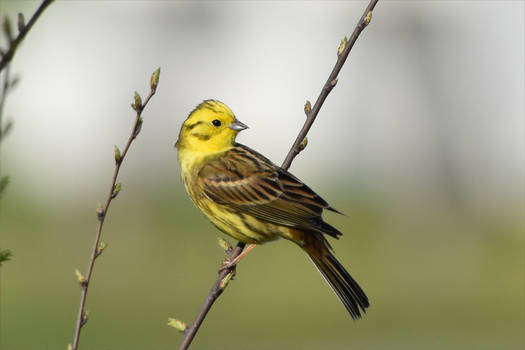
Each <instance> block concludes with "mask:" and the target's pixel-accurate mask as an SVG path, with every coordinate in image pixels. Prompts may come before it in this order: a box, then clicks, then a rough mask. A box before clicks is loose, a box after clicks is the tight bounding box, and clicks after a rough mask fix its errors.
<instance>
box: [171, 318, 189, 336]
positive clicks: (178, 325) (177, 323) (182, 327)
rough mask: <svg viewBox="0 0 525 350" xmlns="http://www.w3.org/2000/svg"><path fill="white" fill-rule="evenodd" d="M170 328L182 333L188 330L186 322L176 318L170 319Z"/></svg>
mask: <svg viewBox="0 0 525 350" xmlns="http://www.w3.org/2000/svg"><path fill="white" fill-rule="evenodd" d="M168 326H170V327H173V328H175V329H176V330H178V331H179V332H182V333H184V332H186V329H187V326H186V323H185V322H183V321H181V320H177V319H176V318H172V317H169V318H168Z"/></svg>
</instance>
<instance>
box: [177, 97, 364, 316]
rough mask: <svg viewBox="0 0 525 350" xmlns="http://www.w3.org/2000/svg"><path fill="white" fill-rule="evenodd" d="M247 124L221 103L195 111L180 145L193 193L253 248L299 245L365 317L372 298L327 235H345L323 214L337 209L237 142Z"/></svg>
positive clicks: (185, 179) (213, 217) (207, 102)
mask: <svg viewBox="0 0 525 350" xmlns="http://www.w3.org/2000/svg"><path fill="white" fill-rule="evenodd" d="M247 128H248V126H246V125H245V124H244V123H242V122H241V121H239V120H238V119H237V118H236V117H235V115H234V114H233V112H232V111H231V109H230V108H229V107H228V106H226V105H225V104H224V103H222V102H220V101H218V100H212V99H210V100H204V101H203V102H202V103H200V104H199V105H198V106H197V107H195V109H194V110H193V111H191V112H190V114H189V116H188V117H187V119H186V120H185V121H184V123H183V124H182V127H181V129H180V133H179V137H178V140H177V142H176V144H175V147H176V148H177V150H178V152H177V153H178V154H177V158H178V161H179V164H180V168H181V177H182V181H183V183H184V185H185V188H186V191H187V192H188V195H189V197H190V198H191V200H192V201H193V203H194V204H195V205H196V206H197V208H198V209H200V211H201V212H202V213H203V214H204V215H205V216H206V217H207V218H208V219H209V220H210V221H211V222H212V223H213V224H214V225H215V226H216V227H217V228H218V229H219V230H220V231H222V232H224V233H225V234H227V235H229V236H231V237H233V238H234V239H236V240H238V241H240V242H243V243H246V244H250V246H249V247H251V248H253V247H254V246H255V245H259V244H262V243H266V242H269V241H274V240H277V239H279V238H284V239H286V240H289V241H292V242H293V243H295V244H297V245H298V246H299V247H300V248H302V249H303V251H305V252H306V253H307V254H308V256H309V257H310V259H311V260H312V262H313V263H314V265H315V266H316V267H317V269H318V270H319V271H320V272H321V274H322V275H323V277H324V278H325V280H326V281H327V282H328V284H329V285H330V287H331V288H332V290H333V291H334V292H335V294H336V295H337V296H338V297H339V299H340V300H341V302H342V303H343V305H344V306H345V307H346V309H347V310H348V312H349V314H350V316H351V317H352V318H353V319H354V320H356V319H359V318H361V315H362V313H365V312H366V309H367V308H368V307H369V306H370V303H369V301H368V297H367V296H366V294H365V293H364V292H363V290H362V289H361V287H360V286H359V284H358V283H357V282H356V281H355V280H354V278H352V276H351V275H350V274H349V273H348V272H347V271H346V269H345V268H344V267H343V265H342V264H341V263H340V262H339V261H338V260H337V259H336V258H335V256H334V254H333V251H332V247H331V245H330V243H329V242H328V240H327V238H326V236H330V237H333V238H339V236H341V235H342V233H341V232H340V231H339V230H337V229H336V228H335V227H333V226H332V225H330V224H328V223H326V222H325V221H324V220H323V218H322V213H323V211H324V210H328V211H332V212H336V213H339V212H338V211H337V210H336V209H334V208H333V207H331V206H330V205H329V204H328V203H327V202H326V201H325V200H324V199H323V198H321V197H320V196H319V195H318V194H317V193H315V192H314V191H313V190H312V189H310V187H308V186H307V185H306V184H304V183H303V182H302V181H301V180H299V179H298V178H297V177H295V176H294V175H292V174H291V173H290V172H288V171H287V170H285V169H283V168H281V167H279V166H278V165H275V164H274V163H273V162H272V161H270V160H269V159H268V158H266V157H265V156H263V155H262V154H260V153H258V152H256V151H254V150H253V149H251V148H249V147H247V146H245V145H242V144H240V143H237V142H236V141H235V140H236V137H237V134H238V133H239V132H240V131H242V130H245V129H247ZM245 251H246V249H245Z"/></svg>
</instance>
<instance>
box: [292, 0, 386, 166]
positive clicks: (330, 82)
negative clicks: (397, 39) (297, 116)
mask: <svg viewBox="0 0 525 350" xmlns="http://www.w3.org/2000/svg"><path fill="white" fill-rule="evenodd" d="M377 1H378V0H371V1H370V3H369V4H368V6H367V7H366V10H365V12H364V13H363V15H362V16H361V19H360V20H359V22H358V23H357V26H356V27H355V29H354V32H353V33H352V36H351V37H350V39H349V40H348V42H347V41H346V37H345V39H344V40H343V41H342V42H341V46H339V52H338V54H339V57H338V59H337V62H335V66H334V68H333V69H332V72H331V73H330V75H329V76H328V79H327V80H326V83H325V84H324V86H323V89H322V90H321V93H320V94H319V97H317V101H315V104H314V107H313V108H312V110H311V111H307V110H306V108H305V112H306V114H307V118H306V122H305V123H304V125H303V128H302V129H301V131H300V132H299V135H297V138H296V139H295V142H294V144H293V146H292V148H291V149H290V151H289V152H288V155H287V156H286V159H285V160H284V162H283V165H282V167H283V168H284V169H288V168H289V167H290V165H291V164H292V161H293V160H294V158H295V157H296V156H297V155H298V154H299V153H300V152H301V143H302V142H303V140H304V138H305V137H306V134H307V133H308V131H309V130H310V128H311V127H312V124H313V123H314V121H315V118H316V117H317V114H318V113H319V110H320V109H321V106H322V105H323V103H324V101H325V100H326V97H328V94H329V93H330V92H331V91H332V89H333V88H334V86H335V85H336V84H337V76H338V75H339V72H340V71H341V68H343V64H344V63H345V61H346V58H347V57H348V54H349V53H350V50H352V47H353V46H354V44H355V42H356V40H357V38H358V37H359V34H361V32H362V31H363V29H365V28H366V26H367V25H368V23H370V20H371V19H372V11H373V10H374V7H375V6H376V4H377ZM307 104H308V103H307ZM303 148H304V147H303Z"/></svg>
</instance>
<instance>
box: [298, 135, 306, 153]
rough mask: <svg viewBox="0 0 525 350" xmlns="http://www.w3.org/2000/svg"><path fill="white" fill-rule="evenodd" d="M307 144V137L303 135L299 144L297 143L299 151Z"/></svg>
mask: <svg viewBox="0 0 525 350" xmlns="http://www.w3.org/2000/svg"><path fill="white" fill-rule="evenodd" d="M307 145H308V137H305V138H304V139H303V140H302V141H301V144H300V145H299V152H301V151H302V150H303V149H305V148H306V146H307Z"/></svg>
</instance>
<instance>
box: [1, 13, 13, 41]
mask: <svg viewBox="0 0 525 350" xmlns="http://www.w3.org/2000/svg"><path fill="white" fill-rule="evenodd" d="M2 24H3V27H4V34H5V37H6V39H7V41H8V42H10V43H11V42H12V41H13V30H12V29H11V20H10V19H9V17H7V16H5V17H4V23H2Z"/></svg>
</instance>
